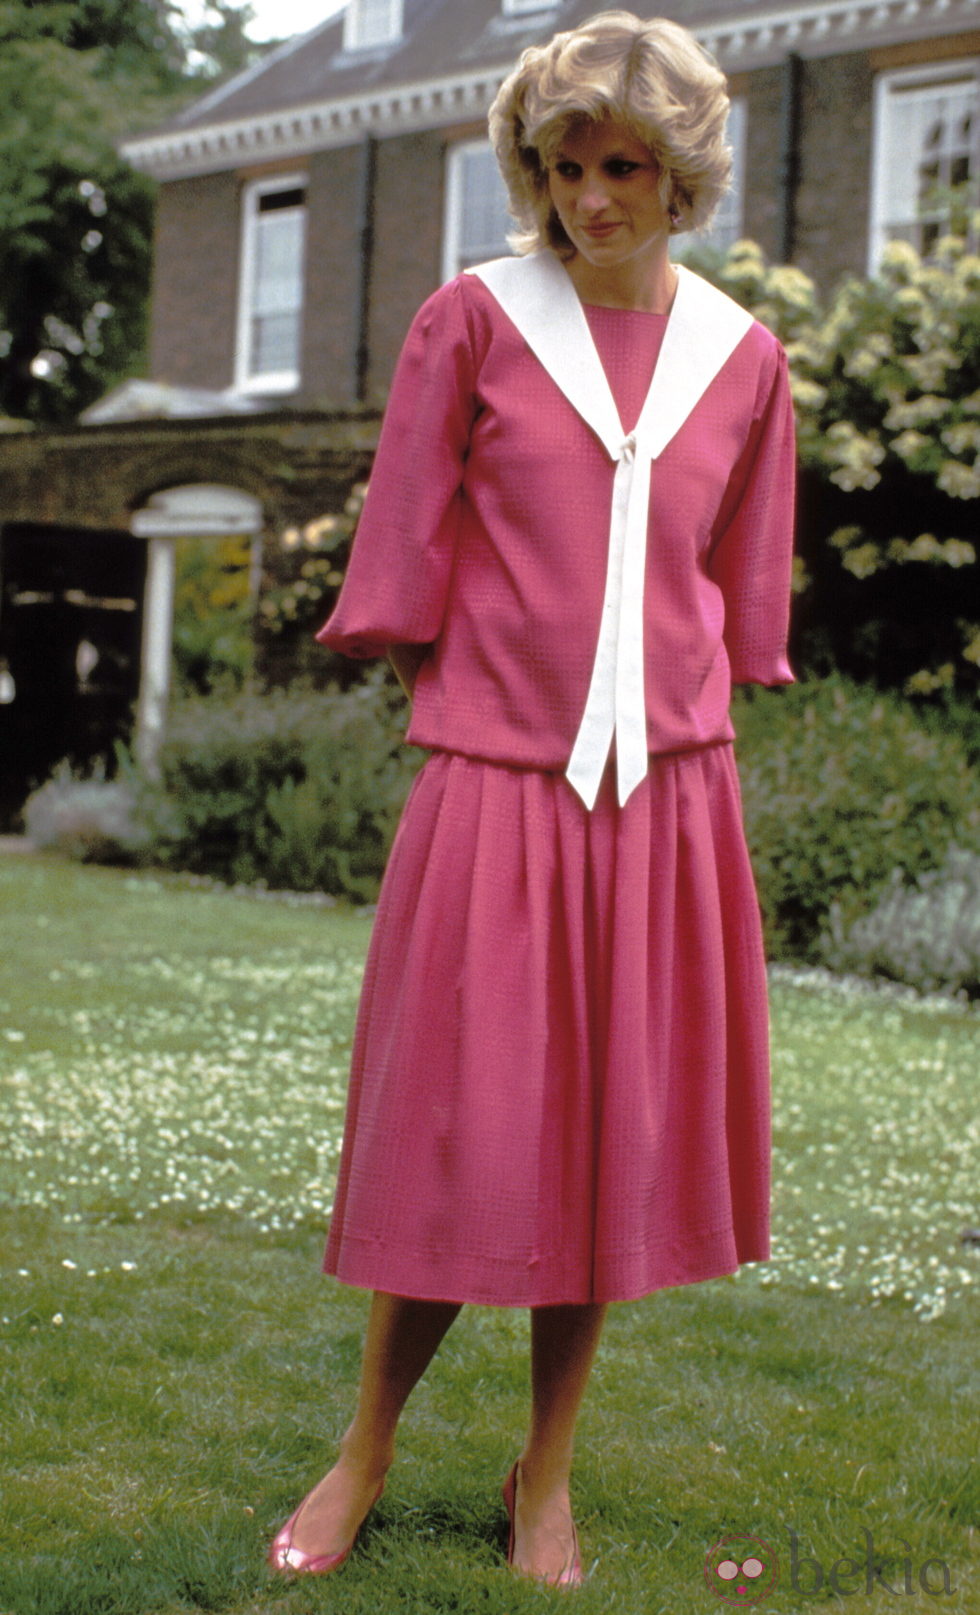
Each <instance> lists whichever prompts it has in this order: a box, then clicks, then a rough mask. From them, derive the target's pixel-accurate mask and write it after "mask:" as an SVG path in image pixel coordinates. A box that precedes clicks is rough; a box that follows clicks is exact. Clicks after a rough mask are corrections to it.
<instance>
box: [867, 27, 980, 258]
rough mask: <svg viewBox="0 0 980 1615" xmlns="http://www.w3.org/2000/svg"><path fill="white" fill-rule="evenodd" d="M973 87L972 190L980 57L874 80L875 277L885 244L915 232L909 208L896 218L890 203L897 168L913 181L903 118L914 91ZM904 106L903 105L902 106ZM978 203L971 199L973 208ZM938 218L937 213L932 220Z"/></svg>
mask: <svg viewBox="0 0 980 1615" xmlns="http://www.w3.org/2000/svg"><path fill="white" fill-rule="evenodd" d="M970 85H972V87H973V97H972V99H973V102H974V115H973V130H972V152H971V156H972V164H971V178H972V181H973V187H974V191H975V192H976V187H977V185H978V184H980V57H976V56H960V57H953V58H952V59H951V60H949V61H944V62H923V63H921V64H919V65H918V66H912V67H903V68H901V69H898V70H897V71H895V72H890V73H881V74H879V75H878V77H877V78H876V80H875V87H874V109H873V122H872V145H871V207H870V218H869V230H868V272H869V274H874V272H875V270H876V269H877V267H878V264H879V263H880V261H881V255H882V253H883V252H884V250H885V247H886V246H887V244H888V242H889V241H891V240H894V239H895V237H896V236H897V235H901V236H903V237H905V236H907V235H908V234H909V233H910V232H912V233H915V230H916V226H917V224H919V223H920V222H922V221H920V220H918V219H917V218H916V216H915V214H914V212H912V211H911V210H910V209H908V208H905V209H903V210H902V216H901V217H898V216H897V215H896V213H895V211H894V208H893V205H892V184H891V181H892V178H893V175H894V168H895V165H896V164H899V165H901V177H902V178H905V179H911V180H912V182H913V184H914V181H915V177H916V171H915V160H916V154H915V153H914V152H913V151H911V150H910V147H909V142H910V140H911V139H913V138H914V137H913V134H912V130H911V126H910V125H911V120H910V118H909V115H908V109H909V107H910V104H911V102H912V101H913V98H915V97H916V92H917V91H925V92H926V93H927V94H928V92H929V91H933V92H934V91H936V90H938V89H941V88H943V87H949V88H950V89H954V90H956V89H960V90H961V89H963V88H966V87H969V86H970ZM903 102H904V107H903ZM976 205H977V199H976V196H975V197H974V202H973V206H974V207H976ZM936 217H937V218H941V214H939V215H937V216H936ZM913 244H915V243H913Z"/></svg>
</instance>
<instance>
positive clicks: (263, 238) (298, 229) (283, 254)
mask: <svg viewBox="0 0 980 1615" xmlns="http://www.w3.org/2000/svg"><path fill="white" fill-rule="evenodd" d="M299 194H300V195H302V193H299ZM283 195H289V196H290V197H292V198H295V197H296V195H297V193H296V192H295V191H292V192H288V193H284V192H280V193H276V192H270V193H268V194H267V196H263V197H261V198H260V199H259V209H260V211H259V212H258V214H257V216H256V218H255V221H254V233H253V239H252V252H253V274H252V297H251V305H252V306H251V310H250V315H251V319H250V327H249V329H250V342H249V364H248V373H249V375H251V376H264V375H272V374H274V373H278V372H292V371H295V370H298V369H299V358H300V352H299V342H300V317H301V313H302V306H303V246H304V240H305V234H306V210H305V208H303V207H296V206H295V205H293V206H290V207H285V208H273V209H272V210H268V209H263V206H262V204H263V203H265V202H267V201H270V200H274V199H276V198H277V196H278V197H281V196H283Z"/></svg>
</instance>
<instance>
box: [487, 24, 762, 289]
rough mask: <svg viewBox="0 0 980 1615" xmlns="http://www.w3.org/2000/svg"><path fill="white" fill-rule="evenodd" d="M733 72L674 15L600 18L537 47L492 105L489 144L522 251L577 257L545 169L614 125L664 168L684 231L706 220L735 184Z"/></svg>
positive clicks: (663, 179)
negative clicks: (729, 138)
mask: <svg viewBox="0 0 980 1615" xmlns="http://www.w3.org/2000/svg"><path fill="white" fill-rule="evenodd" d="M728 105H729V103H728V90H727V87H726V81H725V75H724V73H722V71H721V69H720V68H719V67H718V66H717V64H716V63H715V62H714V60H713V59H712V57H711V56H709V55H708V52H707V51H706V50H704V49H702V47H701V46H700V45H699V44H698V42H697V40H696V39H695V38H694V36H693V34H690V33H688V31H687V29H686V28H681V27H680V26H679V24H678V23H675V22H670V21H669V20H668V19H667V18H665V17H654V18H652V19H649V20H643V19H642V18H640V17H635V16H633V14H632V12H629V11H603V12H600V14H599V15H598V16H596V17H591V18H590V19H589V20H588V21H587V22H584V23H582V24H581V26H580V27H578V28H573V29H571V30H570V31H569V32H568V33H562V34H556V35H555V37H554V39H552V40H551V41H550V42H549V43H548V44H547V45H532V46H531V47H530V48H529V49H528V50H526V51H525V52H524V53H523V55H522V56H521V59H520V61H519V62H518V64H517V66H516V68H515V69H514V71H513V72H512V73H511V74H510V76H509V77H508V78H507V79H505V81H504V83H503V84H502V85H501V87H500V89H499V91H498V93H497V96H496V99H495V101H494V103H493V106H492V107H491V108H490V139H491V141H492V143H493V148H494V151H495V152H496V155H497V161H498V163H499V164H500V171H501V173H502V174H503V176H504V181H505V183H506V186H507V191H508V194H509V197H510V209H511V213H512V214H513V217H514V219H515V221H516V224H517V227H518V228H517V230H516V231H515V233H514V234H513V235H512V236H511V238H510V241H511V245H512V246H513V247H514V249H515V251H517V252H522V253H526V252H533V251H535V250H536V249H538V248H539V247H546V246H549V247H553V248H555V250H556V251H557V252H558V253H559V255H560V256H562V257H564V258H568V257H571V256H573V255H574V251H575V249H574V247H573V246H572V244H571V242H570V241H569V239H568V237H567V235H566V234H565V231H564V230H563V228H562V226H561V223H560V221H559V219H558V215H557V213H556V212H555V209H554V206H553V204H552V201H551V197H550V194H549V190H548V166H547V165H548V161H549V158H551V157H553V156H554V153H555V152H556V150H557V149H558V147H559V145H560V144H561V141H562V140H563V139H564V137H565V136H566V134H567V133H568V131H569V129H570V128H571V127H573V126H574V125H575V124H577V123H580V122H583V121H585V120H592V121H594V122H598V121H600V120H601V119H603V118H611V119H613V120H615V121H616V122H617V123H622V124H625V125H626V126H627V128H628V129H629V130H630V132H631V133H632V134H634V135H635V136H636V138H637V139H638V140H640V141H642V142H643V144H644V145H645V146H646V147H647V149H648V150H649V152H650V153H651V155H652V156H653V158H654V160H655V161H656V163H657V165H658V167H659V168H660V171H661V172H660V197H661V201H662V202H663V204H664V206H665V208H667V209H668V210H669V211H671V212H672V214H674V215H678V216H679V217H677V221H676V223H673V225H672V228H673V230H674V231H676V232H680V231H682V230H697V229H700V228H701V227H702V226H703V225H705V224H707V222H708V220H709V219H710V218H711V215H712V214H713V213H714V211H715V208H716V207H717V206H718V203H719V202H720V201H721V198H722V196H723V195H724V193H725V191H726V190H727V189H728V185H729V183H730V179H731V169H732V154H731V150H730V148H729V147H728V146H727V145H726V143H725V123H726V119H727V117H728Z"/></svg>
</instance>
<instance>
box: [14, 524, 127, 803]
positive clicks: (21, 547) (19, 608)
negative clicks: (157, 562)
mask: <svg viewBox="0 0 980 1615" xmlns="http://www.w3.org/2000/svg"><path fill="white" fill-rule="evenodd" d="M145 576H146V545H145V544H143V543H141V542H140V541H139V540H138V539H135V538H133V537H132V536H131V535H130V534H129V533H120V532H91V531H87V530H85V531H83V530H80V529H69V528H64V527H40V526H29V525H26V524H16V525H14V524H11V525H9V526H5V527H3V528H2V529H0V696H2V700H0V827H2V828H4V829H7V830H10V829H14V828H17V825H18V822H19V812H20V809H21V808H22V806H23V804H24V801H25V800H26V798H27V796H28V795H29V794H30V792H31V791H32V790H33V789H34V787H35V786H37V785H40V784H42V783H43V782H44V780H45V779H47V778H48V776H49V775H50V773H51V771H52V769H53V768H54V767H55V765H56V764H57V763H59V762H60V761H61V760H62V758H67V759H68V760H69V761H70V762H71V763H72V765H73V766H75V767H78V768H81V769H84V768H87V767H90V766H91V765H92V764H93V763H94V762H95V761H96V760H97V759H99V758H106V759H107V760H111V757H112V752H113V743H114V742H115V741H116V740H118V739H128V737H129V735H130V732H131V729H132V722H133V705H134V702H135V701H136V697H137V695H138V692H139V675H140V638H141V632H142V617H143V587H144V581H145Z"/></svg>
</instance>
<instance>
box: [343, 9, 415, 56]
mask: <svg viewBox="0 0 980 1615" xmlns="http://www.w3.org/2000/svg"><path fill="white" fill-rule="evenodd" d="M402 9H403V0H350V4H349V5H348V7H347V11H346V12H345V14H344V49H345V50H369V49H370V48H371V47H372V46H374V45H389V44H391V43H392V42H393V41H394V40H396V39H401V36H402Z"/></svg>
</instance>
